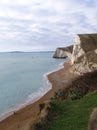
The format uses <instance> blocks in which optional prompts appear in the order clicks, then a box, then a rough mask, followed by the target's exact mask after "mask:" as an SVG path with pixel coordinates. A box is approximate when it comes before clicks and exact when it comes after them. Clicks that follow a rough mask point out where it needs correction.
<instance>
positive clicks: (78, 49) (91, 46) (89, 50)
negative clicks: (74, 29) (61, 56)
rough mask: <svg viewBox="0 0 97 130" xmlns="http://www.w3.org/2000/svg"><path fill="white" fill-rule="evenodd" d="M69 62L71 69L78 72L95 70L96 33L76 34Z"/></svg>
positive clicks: (96, 54)
mask: <svg viewBox="0 0 97 130" xmlns="http://www.w3.org/2000/svg"><path fill="white" fill-rule="evenodd" d="M71 63H72V69H71V70H72V71H73V72H75V73H78V74H83V73H86V72H91V71H93V70H97V34H79V35H77V36H76V39H75V44H74V47H73V53H72V57H71Z"/></svg>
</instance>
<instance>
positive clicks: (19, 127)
mask: <svg viewBox="0 0 97 130" xmlns="http://www.w3.org/2000/svg"><path fill="white" fill-rule="evenodd" d="M64 64H65V65H64V67H62V68H60V69H58V70H56V71H53V72H52V73H49V74H48V75H47V78H48V82H50V84H51V86H52V87H51V89H50V90H49V91H47V92H46V93H45V94H44V95H43V96H42V97H41V98H40V99H39V100H37V101H35V102H34V103H31V104H29V105H27V106H25V107H23V108H22V109H20V110H18V111H16V112H15V113H13V114H12V115H10V116H8V117H7V118H5V119H4V120H2V121H0V128H2V130H6V129H7V130H13V129H14V130H28V128H29V126H30V125H31V124H33V122H34V119H35V118H36V117H37V114H38V112H39V104H40V103H43V102H44V101H47V100H50V98H51V97H52V96H53V95H54V92H56V91H58V89H60V88H62V87H64V85H67V84H68V83H69V82H70V80H71V79H72V78H73V75H72V74H71V76H70V73H66V72H68V69H69V68H70V63H69V62H68V61H66V62H65V63H64ZM63 71H64V73H63ZM58 75H60V78H62V79H61V82H59V81H60V79H58ZM63 75H64V77H63ZM54 79H55V81H54ZM56 80H57V81H56ZM60 85H61V87H58V86H60Z"/></svg>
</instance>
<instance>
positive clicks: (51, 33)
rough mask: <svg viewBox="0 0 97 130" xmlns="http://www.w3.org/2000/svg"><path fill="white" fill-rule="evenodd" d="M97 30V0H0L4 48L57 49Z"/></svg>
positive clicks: (0, 34) (1, 46)
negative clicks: (78, 35)
mask: <svg viewBox="0 0 97 130" xmlns="http://www.w3.org/2000/svg"><path fill="white" fill-rule="evenodd" d="M80 33H97V0H0V51H2V52H3V51H53V50H55V49H56V48H57V47H64V46H68V45H71V44H73V43H74V39H75V35H76V34H80Z"/></svg>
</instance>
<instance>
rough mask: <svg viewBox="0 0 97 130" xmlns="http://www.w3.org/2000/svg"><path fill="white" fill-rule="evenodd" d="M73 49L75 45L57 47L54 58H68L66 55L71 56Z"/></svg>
mask: <svg viewBox="0 0 97 130" xmlns="http://www.w3.org/2000/svg"><path fill="white" fill-rule="evenodd" d="M72 50H73V45H71V46H67V47H60V48H57V49H56V51H55V53H54V55H53V58H66V57H69V58H71V55H72Z"/></svg>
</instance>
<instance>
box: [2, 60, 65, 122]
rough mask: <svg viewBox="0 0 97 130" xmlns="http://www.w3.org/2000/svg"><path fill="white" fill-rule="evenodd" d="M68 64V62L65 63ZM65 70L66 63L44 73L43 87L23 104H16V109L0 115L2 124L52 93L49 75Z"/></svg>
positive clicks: (13, 108)
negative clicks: (48, 93) (14, 114)
mask: <svg viewBox="0 0 97 130" xmlns="http://www.w3.org/2000/svg"><path fill="white" fill-rule="evenodd" d="M65 62H67V60H66V61H65ZM62 68H64V62H62V63H60V64H59V66H58V68H56V69H54V70H52V71H50V72H47V73H44V74H43V83H44V84H43V87H41V88H40V89H39V90H38V91H37V92H35V93H34V94H33V93H32V94H30V95H28V97H27V98H26V99H25V100H24V101H23V102H21V103H19V104H16V105H15V106H14V107H12V108H10V109H8V110H7V111H6V112H4V113H2V114H1V115H0V122H2V121H3V120H5V119H6V118H8V117H9V116H11V115H12V114H13V113H14V112H17V111H19V110H21V109H23V108H24V107H26V106H28V105H30V104H32V103H34V102H36V101H38V100H39V99H40V98H42V97H43V96H44V95H45V94H46V93H47V92H48V91H50V90H51V89H52V84H51V82H50V81H49V80H48V75H49V74H51V73H53V72H55V71H58V70H60V69H62Z"/></svg>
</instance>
